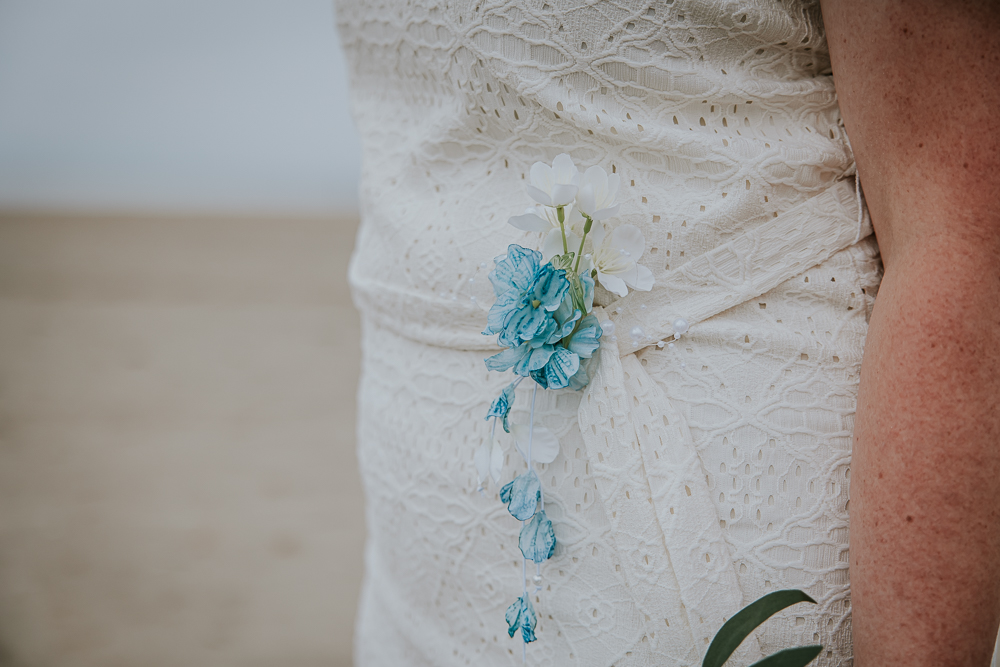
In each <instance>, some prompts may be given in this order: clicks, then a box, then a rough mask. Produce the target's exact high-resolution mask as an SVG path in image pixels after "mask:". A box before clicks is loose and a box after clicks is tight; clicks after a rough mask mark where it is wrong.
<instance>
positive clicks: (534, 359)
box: [487, 343, 553, 377]
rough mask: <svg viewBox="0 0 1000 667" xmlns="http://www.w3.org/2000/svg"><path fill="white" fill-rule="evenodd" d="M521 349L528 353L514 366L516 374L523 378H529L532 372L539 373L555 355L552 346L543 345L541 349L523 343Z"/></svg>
mask: <svg viewBox="0 0 1000 667" xmlns="http://www.w3.org/2000/svg"><path fill="white" fill-rule="evenodd" d="M521 347H522V348H524V349H525V350H526V352H525V353H524V356H522V357H521V358H520V359H519V360H518V362H517V363H516V364H515V365H514V373H516V374H517V375H521V376H523V377H527V376H528V375H529V374H530V373H531V372H532V371H537V370H538V369H540V368H543V367H544V366H545V364H547V363H548V361H549V358H550V357H551V356H552V353H553V347H552V346H551V345H543V346H542V347H539V348H533V347H531V345H530V344H528V343H523V344H522V345H521ZM498 356H499V355H498ZM491 358H492V357H491ZM487 361H489V359H487Z"/></svg>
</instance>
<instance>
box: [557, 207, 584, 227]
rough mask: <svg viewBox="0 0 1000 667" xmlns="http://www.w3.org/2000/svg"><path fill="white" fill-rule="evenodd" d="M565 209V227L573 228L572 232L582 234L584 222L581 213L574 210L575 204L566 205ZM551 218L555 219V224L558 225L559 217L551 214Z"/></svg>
mask: <svg viewBox="0 0 1000 667" xmlns="http://www.w3.org/2000/svg"><path fill="white" fill-rule="evenodd" d="M565 211H566V215H565V222H564V224H565V225H566V229H571V230H573V232H575V233H577V234H583V224H584V222H585V221H584V219H583V215H582V214H581V213H580V212H579V211H578V210H576V207H575V206H568V207H566V209H565ZM553 218H554V220H555V226H556V227H558V226H559V218H557V217H555V216H553Z"/></svg>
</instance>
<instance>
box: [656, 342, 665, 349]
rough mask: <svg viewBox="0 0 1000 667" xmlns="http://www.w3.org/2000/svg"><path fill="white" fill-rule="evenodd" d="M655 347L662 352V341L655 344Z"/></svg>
mask: <svg viewBox="0 0 1000 667" xmlns="http://www.w3.org/2000/svg"><path fill="white" fill-rule="evenodd" d="M656 347H658V348H660V349H661V350H662V349H663V341H662V340H661V341H660V342H659V343H657V344H656Z"/></svg>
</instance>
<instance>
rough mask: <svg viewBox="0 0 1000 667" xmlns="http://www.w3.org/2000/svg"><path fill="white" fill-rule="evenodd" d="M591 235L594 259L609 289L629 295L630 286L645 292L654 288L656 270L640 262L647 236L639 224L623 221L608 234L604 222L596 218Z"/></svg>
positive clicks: (605, 285)
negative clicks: (645, 236)
mask: <svg viewBox="0 0 1000 667" xmlns="http://www.w3.org/2000/svg"><path fill="white" fill-rule="evenodd" d="M591 236H592V238H593V239H594V248H595V250H594V253H593V255H591V260H590V261H592V262H593V265H594V268H595V269H597V280H598V282H600V283H601V285H603V286H604V288H605V289H607V290H609V291H611V292H614V293H615V294H617V295H618V296H625V295H627V294H628V288H629V287H631V288H632V289H637V290H641V291H643V292H648V291H649V290H651V289H652V288H653V272H652V271H650V270H649V269H647V268H646V267H645V266H641V265H639V263H638V261H639V259H640V258H641V257H642V253H643V252H644V251H645V250H646V239H645V238H644V237H643V235H642V232H640V231H639V229H638V228H637V227H634V226H633V225H621V226H620V227H616V228H615V229H614V230H613V231H612V232H611V234H610V235H608V234H606V232H605V230H604V225H602V224H601V223H599V222H594V227H593V229H592V230H591Z"/></svg>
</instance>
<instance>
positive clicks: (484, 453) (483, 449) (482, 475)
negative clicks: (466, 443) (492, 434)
mask: <svg viewBox="0 0 1000 667" xmlns="http://www.w3.org/2000/svg"><path fill="white" fill-rule="evenodd" d="M491 450H492V445H491V443H490V441H489V440H483V443H482V444H481V445H479V447H478V448H477V449H476V455H475V457H474V458H473V459H472V460H473V462H474V463H475V464H476V474H478V475H479V483H480V484H482V483H483V481H484V480H485V479H486V476H487V475H489V474H490V453H491Z"/></svg>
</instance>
